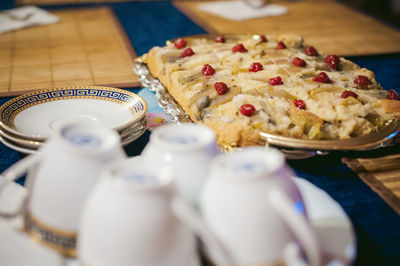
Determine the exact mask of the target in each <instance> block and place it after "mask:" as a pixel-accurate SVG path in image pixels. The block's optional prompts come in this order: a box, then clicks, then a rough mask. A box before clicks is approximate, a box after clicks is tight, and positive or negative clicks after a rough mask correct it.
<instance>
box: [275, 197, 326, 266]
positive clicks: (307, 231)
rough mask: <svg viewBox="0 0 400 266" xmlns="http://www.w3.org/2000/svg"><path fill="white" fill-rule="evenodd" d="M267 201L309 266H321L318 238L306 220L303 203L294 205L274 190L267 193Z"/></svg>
mask: <svg viewBox="0 0 400 266" xmlns="http://www.w3.org/2000/svg"><path fill="white" fill-rule="evenodd" d="M268 200H269V201H270V202H271V206H273V207H274V209H275V211H276V212H277V213H278V215H279V216H280V217H281V218H282V219H283V220H284V221H285V223H286V224H287V225H288V226H289V227H290V229H291V231H292V232H293V234H294V235H295V237H296V239H297V240H298V241H299V243H300V244H301V246H302V248H303V249H304V251H305V253H306V256H307V259H308V262H309V263H310V265H312V266H319V265H321V261H322V254H321V250H320V246H319V243H318V238H317V236H316V234H315V232H314V230H313V229H312V228H311V226H310V224H309V223H308V221H307V219H306V216H305V213H304V206H303V203H302V202H300V203H296V204H295V203H294V202H293V201H292V200H291V199H290V198H289V197H288V196H287V195H286V194H284V193H281V192H278V191H276V190H272V191H270V192H269V193H268Z"/></svg>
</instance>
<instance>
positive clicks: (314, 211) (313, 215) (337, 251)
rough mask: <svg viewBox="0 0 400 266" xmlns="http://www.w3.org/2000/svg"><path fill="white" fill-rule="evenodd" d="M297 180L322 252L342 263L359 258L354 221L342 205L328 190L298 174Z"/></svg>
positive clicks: (348, 263)
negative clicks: (299, 176) (357, 255)
mask: <svg viewBox="0 0 400 266" xmlns="http://www.w3.org/2000/svg"><path fill="white" fill-rule="evenodd" d="M294 181H295V183H296V185H297V187H298V188H299V190H300V193H301V195H302V197H303V201H304V205H305V206H306V210H307V214H308V217H309V219H310V221H311V224H312V225H313V227H314V229H315V230H316V233H317V235H318V237H319V240H320V244H321V248H322V251H323V252H324V253H325V255H328V257H330V258H335V259H336V260H338V261H340V262H341V263H342V265H351V264H352V262H353V261H354V259H355V257H356V251H357V248H356V240H355V234H354V229H353V226H352V224H351V221H350V219H349V218H348V217H347V215H346V213H345V212H344V211H343V209H342V207H341V206H340V205H339V203H337V202H336V201H335V200H334V199H332V198H331V197H330V196H329V195H328V193H326V192H325V191H323V190H322V189H319V188H318V187H316V186H314V185H313V184H312V183H310V182H308V181H307V180H305V179H302V178H298V177H295V178H294ZM335 265H341V264H335Z"/></svg>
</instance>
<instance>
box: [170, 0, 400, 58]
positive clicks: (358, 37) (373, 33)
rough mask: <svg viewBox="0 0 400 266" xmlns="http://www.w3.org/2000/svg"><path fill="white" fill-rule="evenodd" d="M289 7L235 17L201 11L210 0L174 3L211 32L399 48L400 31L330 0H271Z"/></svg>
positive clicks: (354, 52)
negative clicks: (291, 36) (267, 14)
mask: <svg viewBox="0 0 400 266" xmlns="http://www.w3.org/2000/svg"><path fill="white" fill-rule="evenodd" d="M271 2H272V3H277V4H281V5H284V6H286V7H288V10H289V11H288V13H287V14H284V15H280V16H270V17H261V18H255V19H249V20H244V21H234V20H229V19H225V18H222V17H220V16H216V15H213V14H210V13H207V12H204V11H200V10H199V9H198V6H199V5H201V4H204V3H212V2H211V1H175V2H174V4H175V6H176V7H178V8H179V9H180V10H181V11H183V12H184V13H185V14H186V15H187V16H189V17H190V18H191V19H192V20H193V21H195V22H196V23H197V24H199V25H200V26H202V27H203V28H205V29H206V30H207V31H208V32H210V33H221V34H228V33H252V34H253V33H254V34H264V33H265V34H267V33H282V32H287V33H297V34H300V35H302V36H303V37H304V39H305V42H306V43H307V44H310V45H314V46H315V47H317V48H318V49H319V50H321V51H322V52H324V53H325V54H338V55H342V56H358V55H372V54H388V53H398V52H400V31H398V30H396V29H395V28H392V27H390V26H387V25H385V24H384V23H382V22H380V21H378V20H376V19H374V18H372V17H369V16H367V15H365V14H363V13H360V12H358V11H355V10H353V9H351V8H349V7H347V6H344V5H342V4H340V3H338V2H335V1H330V0H303V1H273V0H272V1H271Z"/></svg>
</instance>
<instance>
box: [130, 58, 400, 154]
mask: <svg viewBox="0 0 400 266" xmlns="http://www.w3.org/2000/svg"><path fill="white" fill-rule="evenodd" d="M144 58H145V55H144V56H143V57H139V58H137V59H136V61H135V64H134V67H133V71H134V72H135V73H136V74H137V75H138V76H139V80H140V82H141V84H142V86H144V87H147V88H149V89H150V91H152V92H155V94H156V99H157V101H158V103H159V105H160V106H161V107H162V108H163V109H164V111H165V112H166V113H167V114H169V115H170V116H171V122H172V123H178V124H179V123H182V122H192V121H191V120H190V118H189V116H188V115H187V114H186V113H185V111H183V109H182V108H181V107H180V106H179V104H178V103H177V102H176V101H175V99H174V98H173V97H172V96H171V95H170V94H169V93H168V90H167V89H166V88H165V87H164V85H163V84H162V83H161V82H160V80H158V79H157V78H155V77H154V76H153V75H152V74H151V73H150V71H149V69H148V67H147V65H146V63H145V61H144ZM399 133H400V121H399V120H398V119H393V120H392V121H391V122H390V123H388V124H387V125H386V126H385V127H384V128H382V130H380V131H378V132H374V133H370V134H367V135H365V136H361V137H356V138H351V139H344V140H308V139H298V138H290V137H284V136H280V135H275V134H271V133H265V132H262V133H261V136H262V139H263V140H265V145H267V146H273V147H276V148H278V149H280V150H281V151H282V152H283V153H284V154H285V156H286V158H288V159H304V158H310V157H313V156H315V155H326V154H329V152H331V151H365V150H374V149H378V148H381V147H388V146H392V145H394V144H396V143H397V142H400V134H399ZM222 148H223V150H231V149H234V148H236V147H229V146H225V147H222Z"/></svg>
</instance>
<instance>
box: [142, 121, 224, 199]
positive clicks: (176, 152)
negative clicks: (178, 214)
mask: <svg viewBox="0 0 400 266" xmlns="http://www.w3.org/2000/svg"><path fill="white" fill-rule="evenodd" d="M218 153H219V149H218V146H217V144H216V141H215V133H214V132H213V131H212V130H211V129H209V128H207V127H204V126H199V125H196V124H192V123H183V124H182V125H165V126H162V127H159V128H156V129H155V130H154V131H153V133H152V134H151V136H150V142H149V143H148V145H147V146H146V147H145V149H144V150H143V152H142V156H143V158H144V160H145V162H146V163H147V164H149V165H150V166H152V167H154V168H158V169H160V171H165V170H168V171H170V172H172V175H173V177H174V178H175V180H174V182H175V184H176V186H177V188H178V190H179V192H180V193H181V194H182V195H183V197H184V198H185V199H186V200H187V201H188V202H190V203H192V204H193V205H195V206H196V205H197V204H198V197H199V193H200V190H201V187H202V185H203V183H204V180H205V178H206V177H207V176H208V172H209V167H210V163H211V161H212V159H213V157H214V156H216V155H217V154H218Z"/></svg>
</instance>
